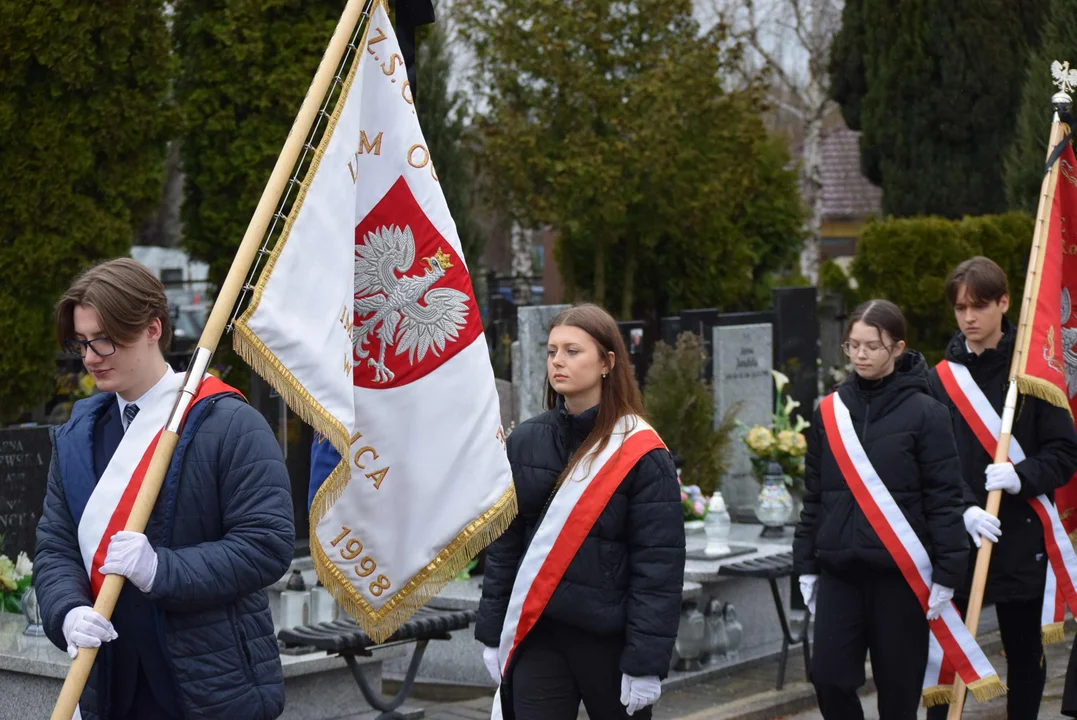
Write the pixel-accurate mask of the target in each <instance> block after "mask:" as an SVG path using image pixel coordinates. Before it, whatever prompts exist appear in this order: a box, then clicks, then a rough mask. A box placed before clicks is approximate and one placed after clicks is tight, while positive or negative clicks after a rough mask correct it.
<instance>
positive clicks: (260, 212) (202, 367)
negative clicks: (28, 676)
mask: <svg viewBox="0 0 1077 720" xmlns="http://www.w3.org/2000/svg"><path fill="white" fill-rule="evenodd" d="M364 3H365V0H348V4H347V6H346V7H345V8H344V12H343V14H342V15H341V17H340V21H339V22H338V23H337V27H336V30H335V31H334V32H333V37H332V39H331V40H330V41H329V46H328V48H326V51H325V54H324V55H323V56H322V60H321V62H320V63H319V65H318V71H317V72H316V73H315V75H314V80H313V81H312V82H311V84H310V88H309V89H308V90H307V95H306V97H305V98H303V104H302V105H301V106H300V109H299V113H298V114H297V115H296V118H295V122H294V123H293V124H292V129H291V130H290V131H289V133H288V137H287V139H286V140H285V142H284V147H283V149H282V150H281V153H280V155H279V156H278V157H277V163H276V165H274V166H273V172H272V173H271V174H270V176H269V182H268V183H266V186H265V189H264V190H263V191H262V197H261V199H260V200H259V201H258V205H257V207H256V208H255V211H254V215H253V216H252V217H251V221H250V224H249V225H247V231H246V232H245V233H244V234H243V240H242V241H241V242H240V245H239V250H238V251H237V252H236V256H235V258H234V259H233V260H232V266H231V268H230V269H229V270H228V275H227V276H226V278H225V280H224V283H223V284H222V285H221V288H220V291H219V292H218V293H217V299H216V301H215V302H214V303H213V310H212V311H211V312H210V316H209V319H208V320H207V321H206V326H205V328H204V329H203V330H202V336H201V338H200V339H199V341H198V347H197V348H196V350H195V352H194V356H193V357H192V358H191V365H190V368H189V369H188V370H187V378H186V379H185V380H184V383H183V388H182V389H181V390H180V392H179V394H178V395H177V397H176V402H175V405H174V406H173V409H172V415H171V416H170V417H169V420H168V423H167V424H166V425H165V428H164V430H163V431H162V433H161V438H160V441H159V442H158V443H157V448H156V449H155V450H154V453H153V457H152V459H151V460H150V466H149V468H148V469H147V471H146V477H145V480H144V481H143V483H142V487H141V488H140V489H139V492H138V496H137V497H136V499H135V504H134V508H133V509H132V510H131V515H130V517H129V518H128V520H127V524H126V526H125V528H124V529H125V530H130V531H132V532H143V531H144V530H145V529H146V523H147V522H149V519H150V514H151V513H152V512H153V506H154V504H155V503H156V502H157V494H158V493H159V492H160V490H161V483H162V482H163V481H164V477H165V473H166V471H167V470H168V466H169V464H170V463H171V461H172V453H173V451H174V450H175V449H176V444H177V443H178V442H179V433H180V429H181V428H180V426H181V422H182V419H183V417H184V414H185V412H186V410H187V407H188V406H189V405H190V403H191V400H193V399H194V396H195V395H196V394H197V393H198V388H199V386H200V385H201V381H202V377H203V376H204V375H205V372H206V370H207V369H208V368H209V361H210V358H212V356H213V353H214V351H215V350H216V349H217V344H218V343H219V342H220V340H221V335H223V334H224V329H225V327H227V325H228V321H229V319H230V317H231V315H232V310H233V308H234V307H235V304H236V301H237V300H238V299H239V294H240V291H242V289H243V283H244V279H245V278H246V276H247V274H248V273H249V272H250V268H251V265H252V264H253V263H254V259H255V257H256V255H257V253H258V248H259V247H260V246H261V243H262V239H263V238H264V237H265V233H266V229H267V228H268V227H269V223H270V221H271V220H272V219H273V214H274V206H275V205H276V204H277V202H278V200H279V199H280V197H281V195H282V194H283V192H284V189H285V187H286V186H287V183H288V179H289V177H291V173H292V170H293V168H295V164H296V161H297V160H298V159H299V154H300V152H301V151H302V149H303V145H304V143H306V138H307V137H308V135H309V134H310V129H311V127H312V126H313V125H314V119H315V118H316V117H317V115H318V110H319V105H320V104H321V102H322V100H323V99H324V98H325V95H326V93H327V92H328V91H329V88H330V86H331V84H332V82H333V78H334V76H335V75H336V73H337V68H338V67H339V66H340V62H341V59H342V58H343V57H344V53H345V51H346V50H347V47H348V42H349V40H350V39H351V36H352V33H353V31H354V30H355V26H356V25H357V24H358V23H359V20H360V17H361V15H362V10H363V5H364ZM123 582H124V577H123V576H122V575H106V576H105V581H104V584H103V585H102V586H101V592H100V593H98V595H97V600H96V601H95V602H94V610H95V611H96V612H98V613H99V614H101V615H102V616H104V617H105V618H111V617H112V611H113V610H114V609H115V607H116V600H117V599H118V598H119V596H120V589H121V588H122V587H123ZM98 649H99V648H79V651H78V656H77V657H76V658H75V660H74V662H72V663H71V667H70V668H69V669H68V672H67V678H66V679H65V680H64V686H63V688H62V689H61V690H60V696H59V698H57V700H56V705H55V707H54V708H53V711H52V720H71V717H72V716H73V715H74V714H75V709H76V707H77V706H78V701H79V697H80V696H81V695H82V690H83V688H84V687H85V686H86V681H87V679H88V678H89V676H90V670H91V668H92V667H93V663H94V660H95V659H96V658H97V651H98Z"/></svg>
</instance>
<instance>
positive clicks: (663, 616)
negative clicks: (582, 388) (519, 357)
mask: <svg viewBox="0 0 1077 720" xmlns="http://www.w3.org/2000/svg"><path fill="white" fill-rule="evenodd" d="M597 411H598V408H597V406H596V407H595V408H592V409H591V410H589V411H587V412H585V413H581V414H580V415H570V414H569V413H568V412H567V411H566V410H564V408H558V409H555V410H549V411H547V412H545V413H543V414H541V415H538V416H536V417H533V418H531V419H529V420H527V421H526V422H524V423H522V424H521V425H520V426H519V427H518V428H516V430H515V431H514V432H513V433H512V434H511V435H510V436H509V439H508V453H509V462H510V463H511V465H512V477H513V482H514V483H515V485H516V496H517V500H518V502H519V508H520V510H519V514H518V515H517V517H516V519H515V520H513V522H512V524H511V525H510V526H509V529H508V530H507V531H506V532H505V533H504V534H503V535H502V536H501V537H500V538H498V539H497V540H496V541H494V542H493V543H492V544H491V545H490V547H489V549H488V550H487V554H486V564H485V570H484V576H483V583H482V599H481V600H480V602H479V618H478V620H477V621H476V623H475V637H476V638H477V639H478V640H479V641H480V642H482V643H483V644H485V645H487V646H490V647H496V646H497V645H498V643H499V641H500V637H501V628H502V626H503V625H504V623H505V613H506V611H507V609H508V603H509V596H510V595H511V594H512V585H513V582H514V581H515V579H516V571H517V568H518V567H519V564H520V561H521V560H522V559H523V555H524V552H525V551H526V550H527V546H528V545H529V544H530V542H531V538H532V536H533V535H534V534H535V530H536V529H537V528H538V525H539V522H540V521H541V519H542V514H543V512H544V511H545V508H546V501H547V500H548V499H549V497H550V495H551V493H552V491H553V489H554V484H555V483H556V481H557V478H558V476H559V475H560V474H561V471H562V470H563V469H564V467H565V465H566V464H567V462H568V459H569V457H570V456H571V455H572V453H573V452H574V451H575V450H576V448H578V447H580V445H581V444H582V443H583V441H584V440H585V439H586V437H587V435H588V434H589V433H590V432H591V429H592V428H593V427H594V423H595V417H596V415H597ZM683 517H684V516H683V511H682V510H681V496H680V488H679V486H678V485H677V471H676V469H675V468H674V467H673V459H672V458H671V457H670V455H669V452H668V451H666V450H665V449H658V450H652V451H651V452H649V453H647V454H646V455H644V456H643V457H642V458H640V459H639V461H638V462H637V463H636V466H635V467H634V468H632V470H630V471H629V473H628V475H627V476H626V477H625V479H624V481H622V482H621V485H620V487H619V488H618V489H617V491H616V492H615V493H614V494H613V496H612V497H611V498H610V500H609V502H608V503H607V504H606V508H605V509H604V510H603V511H602V514H601V515H599V517H598V521H597V522H596V523H595V525H594V527H592V528H591V531H590V533H589V534H588V535H587V537H586V538H585V539H584V541H583V545H582V546H580V549H579V551H578V552H577V553H576V556H575V558H574V559H573V560H572V563H571V564H570V565H569V567H568V570H567V571H566V572H565V575H564V577H563V578H561V582H560V583H559V584H558V586H557V589H556V590H555V591H554V594H553V597H551V598H550V602H549V604H548V605H547V606H546V609H545V610H544V611H543V617H547V618H550V619H551V620H554V621H557V622H560V623H563V624H565V625H569V626H572V627H577V628H581V629H584V630H587V631H588V632H591V633H595V634H598V635H622V636H623V637H624V649H623V650H622V652H621V658H620V670H621V672H622V673H625V674H627V675H633V676H636V677H644V676H648V675H658V676H660V677H665V676H666V674H667V673H668V672H669V666H670V660H671V658H672V655H673V641H674V640H675V639H676V636H677V624H678V621H679V618H680V608H681V590H682V587H683V584H684V519H683Z"/></svg>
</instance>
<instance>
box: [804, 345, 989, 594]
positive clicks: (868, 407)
mask: <svg viewBox="0 0 1077 720" xmlns="http://www.w3.org/2000/svg"><path fill="white" fill-rule="evenodd" d="M838 394H839V397H840V398H841V400H842V402H843V403H845V406H846V407H848V408H849V415H850V416H851V417H852V421H853V427H854V428H855V429H856V434H857V437H859V438H860V442H861V443H862V444H863V446H864V450H865V451H866V452H867V454H868V459H870V460H871V464H872V465H873V466H874V468H875V471H876V472H877V473H879V477H880V478H881V479H882V481H883V484H885V485H886V487H887V489H888V490H889V491H890V494H891V495H892V496H893V498H894V501H895V502H896V503H897V505H898V507H900V508H901V511H902V513H904V515H905V517H906V519H908V521H909V524H910V525H911V526H912V528H913V530H914V531H915V532H916V535H917V537H919V538H920V541H921V542H922V543H923V545H924V548H925V549H926V550H927V552H928V555H929V556H930V557H931V559H932V570H933V573H932V580H933V582H936V583H938V584H939V585H943V586H945V587H950V588H956V587H959V586H960V584H961V582H962V581H963V580H964V577H965V564H966V562H967V559H968V550H967V547H968V546H967V543H966V537H967V536H966V533H965V525H964V522H963V521H962V519H961V512H962V510H963V509H964V505H963V500H962V490H961V466H960V463H959V461H958V457H957V448H956V447H955V446H954V436H953V431H952V429H951V427H950V417H949V415H948V414H947V412H946V408H945V407H943V405H942V404H940V403H939V402H938V401H936V400H934V399H933V398H932V397H931V395H930V394H929V391H928V382H927V365H926V363H925V362H924V358H923V356H922V355H921V354H920V353H918V352H916V351H915V350H905V352H904V353H902V355H901V357H900V358H899V359H898V363H897V368H896V370H895V372H893V373H892V374H890V375H889V376H887V377H886V378H884V379H882V380H878V381H874V382H867V381H864V380H862V379H860V378H859V377H858V376H857V375H856V374H855V373H853V374H851V375H850V376H849V378H848V379H847V380H846V381H845V382H844V383H842V385H841V387H840V388H838ZM804 485H805V489H804V510H803V512H802V513H801V516H800V522H799V523H798V524H797V529H796V537H795V539H794V541H793V555H794V563H795V569H796V572H797V573H798V574H817V573H818V572H819V570H820V568H826V569H828V570H830V571H832V572H837V573H843V572H849V571H852V570H855V569H857V568H859V567H864V566H866V567H877V568H881V569H891V570H892V569H895V568H896V567H897V565H896V564H895V563H894V561H893V559H892V558H891V557H890V553H889V552H888V551H887V550H886V547H885V546H884V545H883V544H882V541H881V540H879V536H878V535H876V533H875V530H874V529H872V527H871V525H870V523H869V522H868V519H867V517H865V515H864V513H863V512H862V511H861V510H860V507H859V506H858V505H857V503H856V500H855V499H854V498H853V494H852V492H851V491H850V490H849V486H848V484H847V483H846V482H845V478H844V477H843V476H842V474H841V471H840V470H839V469H838V464H837V461H836V460H835V459H834V455H833V453H832V452H831V449H830V446H829V444H828V443H827V439H826V432H825V430H824V428H823V419H822V415H821V413H820V411H819V410H816V411H815V418H814V421H813V422H812V427H811V431H810V432H809V433H808V454H807V457H806V470H805V474H804Z"/></svg>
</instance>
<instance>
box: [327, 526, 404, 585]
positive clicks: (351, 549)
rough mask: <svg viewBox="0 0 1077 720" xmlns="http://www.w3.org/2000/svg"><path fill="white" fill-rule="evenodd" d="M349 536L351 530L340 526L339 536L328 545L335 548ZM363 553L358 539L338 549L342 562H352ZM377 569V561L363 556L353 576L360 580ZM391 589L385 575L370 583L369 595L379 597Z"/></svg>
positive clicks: (352, 539) (349, 541)
mask: <svg viewBox="0 0 1077 720" xmlns="http://www.w3.org/2000/svg"><path fill="white" fill-rule="evenodd" d="M350 534H351V528H349V527H345V526H343V525H342V526H341V528H340V534H339V535H337V536H336V537H335V538H333V541H332V542H331V543H330V544H331V545H332V546H333V547H337V546H338V545H339V544H340V543H341V542H343V541H344V539H345V538H347V537H348V535H350ZM362 552H363V543H362V541H361V540H360V539H359V538H355V537H353V538H351V539H349V540H348V541H347V542H346V543H344V547H342V548H340V557H341V558H343V559H344V560H348V561H351V560H354V559H355V558H357V557H359V555H361V554H362ZM377 569H378V561H377V560H375V559H374V558H372V557H370V556H369V555H363V557H362V559H361V560H359V562H358V563H357V564H356V565H355V567H354V570H355V574H356V575H358V576H359V577H361V578H366V577H370V576H371V575H373V574H374V571H375V570H377ZM390 587H392V583H390V582H389V578H387V577H386V576H385V575H378V576H377V577H376V578H375V579H374V581H373V582H371V583H370V594H371V595H373V596H374V597H380V596H381V594H382V593H384V592H385V591H386V590H388V589H389V588H390Z"/></svg>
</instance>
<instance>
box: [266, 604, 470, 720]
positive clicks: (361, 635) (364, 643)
mask: <svg viewBox="0 0 1077 720" xmlns="http://www.w3.org/2000/svg"><path fill="white" fill-rule="evenodd" d="M474 621H475V612H474V611H471V610H438V609H435V608H431V607H423V608H420V609H419V610H418V611H417V612H416V613H415V614H414V615H413V616H412V617H411V619H409V620H408V621H407V622H405V623H404V624H403V625H401V626H400V628H399V629H398V630H397V631H396V632H394V633H393V634H392V636H390V637H389V639H388V640H386V641H385V643H381V644H378V643H375V642H374V641H373V640H372V639H371V638H370V636H368V635H367V634H366V632H365V631H363V629H362V628H361V627H359V625H358V624H357V623H356V622H355V621H354V620H352V619H350V618H340V619H337V620H333V621H332V622H323V623H318V624H315V625H304V626H300V627H294V628H285V629H282V630H281V631H280V632H278V633H277V639H278V640H279V641H280V642H281V643H282V644H283V646H284V648H285V650H286V651H289V650H294V649H296V648H304V647H309V648H314V649H317V650H321V651H325V652H326V653H330V654H334V655H339V656H340V657H342V658H343V659H344V661H345V662H346V663H347V664H348V667H349V668H350V669H351V671H352V675H353V676H354V678H355V682H356V684H358V686H359V691H360V692H361V693H362V694H363V699H364V700H366V702H367V704H368V705H370V706H371V707H372V708H374V709H375V710H379V711H380V712H381V714H380V715H378V718H379V720H390V719H391V720H404V718H405V715H403V714H401V713H400V712H398V710H399V708H400V707H401V706H402V705H403V704H404V702H405V701H406V700H407V698H408V695H409V694H410V693H411V689H412V686H413V684H414V683H415V678H416V676H417V675H418V672H419V666H420V665H421V664H422V659H423V654H424V653H425V652H426V646H427V645H428V644H429V642H430V641H431V640H450V639H451V638H452V635H451V633H452V632H454V631H457V630H466V629H467V628H468V627H470V626H471V624H472V623H473V622H474ZM413 643H414V644H415V649H414V651H413V652H412V655H411V660H410V662H409V663H408V667H407V671H406V673H405V675H404V680H403V682H402V684H401V687H400V690H399V692H397V694H396V696H395V697H393V698H392V699H389V700H385V699H383V698H382V697H381V693H380V692H379V691H378V690H376V689H374V688H373V687H371V685H370V683H369V682H368V680H367V677H366V675H365V674H364V673H363V670H362V667H361V665H360V664H359V661H358V659H357V658H359V657H370V656H371V655H372V654H373V652H374V650H376V649H378V648H380V647H392V646H396V647H404V646H407V645H411V644H413Z"/></svg>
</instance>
